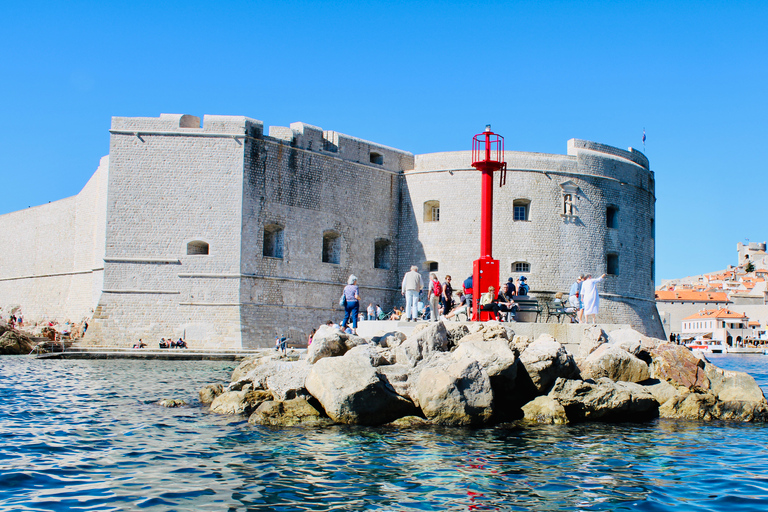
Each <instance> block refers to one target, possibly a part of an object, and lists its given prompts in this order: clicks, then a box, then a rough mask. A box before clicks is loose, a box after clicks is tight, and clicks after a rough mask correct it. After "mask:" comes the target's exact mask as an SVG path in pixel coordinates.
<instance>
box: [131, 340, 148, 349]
mask: <svg viewBox="0 0 768 512" xmlns="http://www.w3.org/2000/svg"><path fill="white" fill-rule="evenodd" d="M146 346H147V344H146V343H144V342H143V341H141V338H139V341H138V342H137V343H136V344H135V345H134V346H133V348H144V347H146Z"/></svg>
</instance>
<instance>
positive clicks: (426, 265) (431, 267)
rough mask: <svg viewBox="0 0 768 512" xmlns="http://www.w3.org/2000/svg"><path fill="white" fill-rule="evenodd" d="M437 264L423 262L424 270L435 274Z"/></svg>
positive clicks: (434, 262)
mask: <svg viewBox="0 0 768 512" xmlns="http://www.w3.org/2000/svg"><path fill="white" fill-rule="evenodd" d="M437 267H438V265H437V262H436V261H425V262H424V268H426V269H427V270H428V271H429V272H437Z"/></svg>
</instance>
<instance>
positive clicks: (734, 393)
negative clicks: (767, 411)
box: [704, 362, 765, 403]
mask: <svg viewBox="0 0 768 512" xmlns="http://www.w3.org/2000/svg"><path fill="white" fill-rule="evenodd" d="M704 371H705V373H706V375H707V378H709V382H710V391H711V393H712V394H714V395H715V396H716V397H717V398H718V400H721V401H724V402H729V401H743V402H757V403H764V402H765V395H763V391H762V390H761V389H760V386H758V385H757V382H756V381H755V379H754V377H752V376H751V375H749V374H748V373H744V372H735V371H729V370H723V369H721V368H718V367H717V366H715V365H713V364H712V363H709V362H705V363H704Z"/></svg>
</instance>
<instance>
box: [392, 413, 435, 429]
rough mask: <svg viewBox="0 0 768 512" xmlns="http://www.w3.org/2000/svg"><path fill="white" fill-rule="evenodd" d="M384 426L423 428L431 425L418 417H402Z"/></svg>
mask: <svg viewBox="0 0 768 512" xmlns="http://www.w3.org/2000/svg"><path fill="white" fill-rule="evenodd" d="M386 426H387V427H395V428H425V427H430V426H432V424H431V423H430V422H429V421H427V420H425V419H424V418H421V417H419V416H403V417H402V418H398V419H396V420H395V421H393V422H391V423H387V425H386Z"/></svg>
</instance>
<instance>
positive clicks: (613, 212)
mask: <svg viewBox="0 0 768 512" xmlns="http://www.w3.org/2000/svg"><path fill="white" fill-rule="evenodd" d="M605 225H606V226H607V227H609V228H613V229H616V228H618V227H619V209H618V208H616V207H615V206H609V207H608V208H606V209H605Z"/></svg>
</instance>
